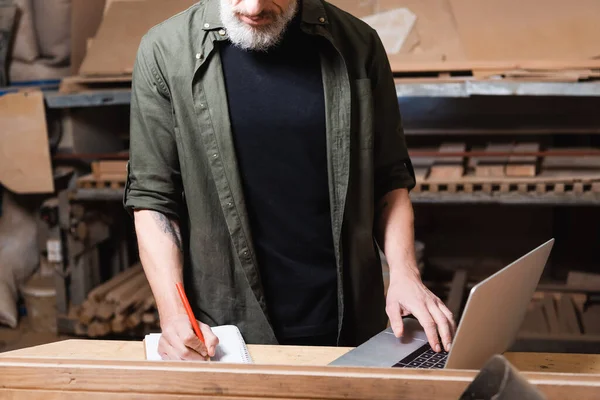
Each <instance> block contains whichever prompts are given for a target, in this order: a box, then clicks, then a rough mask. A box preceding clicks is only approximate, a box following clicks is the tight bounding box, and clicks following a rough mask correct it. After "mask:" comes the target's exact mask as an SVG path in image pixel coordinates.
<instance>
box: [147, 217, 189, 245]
mask: <svg viewBox="0 0 600 400" xmlns="http://www.w3.org/2000/svg"><path fill="white" fill-rule="evenodd" d="M152 217H153V218H154V220H155V221H156V223H157V224H158V226H159V228H160V230H161V231H163V232H164V233H166V234H167V236H169V238H170V239H171V240H172V241H173V243H175V246H177V249H178V250H179V251H181V252H183V243H182V240H181V231H180V230H179V224H177V222H176V221H172V220H170V219H169V218H168V217H167V216H166V215H164V214H162V213H159V212H157V211H153V212H152Z"/></svg>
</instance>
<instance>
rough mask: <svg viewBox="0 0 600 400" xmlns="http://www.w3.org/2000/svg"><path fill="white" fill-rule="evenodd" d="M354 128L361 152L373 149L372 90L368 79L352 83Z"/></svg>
mask: <svg viewBox="0 0 600 400" xmlns="http://www.w3.org/2000/svg"><path fill="white" fill-rule="evenodd" d="M354 92H355V102H356V108H355V110H356V119H355V123H356V128H357V134H358V142H359V145H360V148H361V149H363V150H370V149H372V148H373V111H374V110H373V90H372V88H371V80H370V79H368V78H364V79H357V80H355V81H354Z"/></svg>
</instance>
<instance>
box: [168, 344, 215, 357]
mask: <svg viewBox="0 0 600 400" xmlns="http://www.w3.org/2000/svg"><path fill="white" fill-rule="evenodd" d="M173 349H174V352H175V357H176V358H175V359H177V360H193V361H206V359H207V357H205V356H203V355H201V354H200V353H198V352H197V351H196V350H194V349H192V348H191V347H188V346H186V345H185V344H184V343H183V342H177V344H175V345H173Z"/></svg>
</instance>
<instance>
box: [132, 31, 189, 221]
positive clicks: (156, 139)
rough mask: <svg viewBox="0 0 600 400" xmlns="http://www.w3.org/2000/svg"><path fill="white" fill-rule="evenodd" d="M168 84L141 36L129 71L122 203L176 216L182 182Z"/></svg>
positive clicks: (177, 214)
mask: <svg viewBox="0 0 600 400" xmlns="http://www.w3.org/2000/svg"><path fill="white" fill-rule="evenodd" d="M174 127H175V124H174V118H173V113H172V106H171V100H170V95H169V88H168V85H167V83H166V82H165V79H164V76H163V74H162V73H161V71H160V69H159V67H158V63H157V58H156V56H155V54H154V52H153V51H152V47H151V45H150V44H149V43H148V42H147V40H146V38H144V39H142V42H141V44H140V47H139V49H138V53H137V57H136V63H135V67H134V71H133V80H132V90H131V114H130V150H129V151H130V155H129V162H128V165H127V182H126V186H125V192H124V194H123V205H124V207H125V209H126V210H127V211H128V212H129V213H130V214H132V213H133V211H134V210H139V209H150V210H155V211H159V212H161V213H163V214H166V215H169V216H172V217H175V218H178V217H179V216H180V207H181V203H182V184H181V171H180V167H179V159H178V154H177V145H176V138H175V132H174V130H175V128H174Z"/></svg>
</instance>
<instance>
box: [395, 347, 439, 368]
mask: <svg viewBox="0 0 600 400" xmlns="http://www.w3.org/2000/svg"><path fill="white" fill-rule="evenodd" d="M447 359H448V353H447V352H445V351H443V352H440V353H436V352H435V351H433V350H432V349H431V346H429V344H426V345H424V346H422V347H419V348H418V349H417V350H416V351H414V352H412V353H411V354H409V355H408V356H406V357H404V358H403V359H402V360H400V361H399V362H398V363H396V364H395V365H394V367H396V368H426V369H434V368H444V365H445V364H446V360H447Z"/></svg>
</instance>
